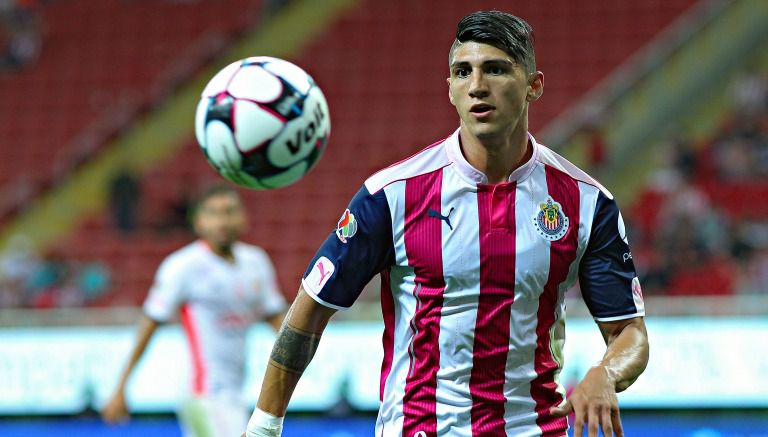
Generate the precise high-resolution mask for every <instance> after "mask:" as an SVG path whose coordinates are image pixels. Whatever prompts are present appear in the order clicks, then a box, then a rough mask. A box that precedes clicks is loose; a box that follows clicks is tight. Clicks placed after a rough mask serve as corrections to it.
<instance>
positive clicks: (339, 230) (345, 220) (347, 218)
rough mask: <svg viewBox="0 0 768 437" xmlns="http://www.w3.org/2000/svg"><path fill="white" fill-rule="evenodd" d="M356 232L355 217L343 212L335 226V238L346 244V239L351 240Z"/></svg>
mask: <svg viewBox="0 0 768 437" xmlns="http://www.w3.org/2000/svg"><path fill="white" fill-rule="evenodd" d="M356 232H357V220H355V215H354V214H352V213H351V212H349V210H348V209H347V210H345V211H344V214H342V215H341V218H340V219H339V223H338V224H337V225H336V236H337V237H339V240H341V242H342V243H346V242H347V238H352V237H353V236H354V235H355V233H356Z"/></svg>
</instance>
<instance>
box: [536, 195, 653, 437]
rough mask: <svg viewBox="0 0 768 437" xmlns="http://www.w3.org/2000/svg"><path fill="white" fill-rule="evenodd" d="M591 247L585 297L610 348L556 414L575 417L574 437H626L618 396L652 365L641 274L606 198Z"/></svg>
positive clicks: (599, 203) (600, 202)
mask: <svg viewBox="0 0 768 437" xmlns="http://www.w3.org/2000/svg"><path fill="white" fill-rule="evenodd" d="M595 202H596V203H595V216H594V220H593V223H592V230H591V235H590V238H589V243H588V245H587V248H586V250H585V253H584V256H583V258H582V260H581V262H580V264H579V282H580V283H581V291H582V296H583V297H584V301H585V303H586V304H587V307H588V308H589V310H590V313H591V314H592V316H593V317H594V318H595V321H596V322H597V325H598V327H599V328H600V332H601V333H602V335H603V338H604V339H605V342H606V344H607V349H606V352H605V354H604V356H603V358H602V359H601V360H600V361H599V362H598V363H597V364H596V365H595V366H593V367H592V368H590V369H589V371H587V374H586V375H585V376H584V379H582V380H581V382H579V384H578V385H577V386H576V387H575V388H574V389H573V391H572V392H571V394H570V396H569V397H568V400H567V401H566V402H565V404H564V405H562V406H560V407H556V408H552V409H551V410H550V413H551V414H553V415H554V416H557V417H563V416H566V415H568V414H570V413H574V416H575V418H574V436H581V435H582V433H583V429H584V424H585V423H587V424H588V427H587V430H588V435H589V436H590V437H597V434H598V429H599V428H602V430H603V434H604V435H606V436H611V435H613V434H614V432H615V433H616V435H617V436H620V437H621V436H623V435H624V431H623V428H622V424H621V417H620V415H619V401H618V398H617V396H616V393H617V392H619V391H622V390H625V389H626V388H627V387H629V386H630V385H631V384H632V383H633V382H634V381H635V380H636V379H637V378H638V377H639V376H640V374H641V373H642V372H643V370H645V367H646V365H647V364H648V355H649V354H648V334H647V332H646V329H645V322H644V321H643V316H644V315H645V308H644V304H643V298H642V292H641V290H640V282H639V280H638V278H637V274H636V273H635V266H634V263H633V261H632V252H631V251H630V248H629V243H628V239H627V236H626V231H625V228H624V220H623V219H622V217H621V214H620V213H619V209H618V207H617V206H616V202H615V201H614V200H613V199H612V198H610V197H608V196H606V195H605V194H604V193H602V192H600V193H599V194H598V196H597V198H596V201H595Z"/></svg>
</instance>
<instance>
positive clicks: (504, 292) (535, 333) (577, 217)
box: [302, 131, 644, 437]
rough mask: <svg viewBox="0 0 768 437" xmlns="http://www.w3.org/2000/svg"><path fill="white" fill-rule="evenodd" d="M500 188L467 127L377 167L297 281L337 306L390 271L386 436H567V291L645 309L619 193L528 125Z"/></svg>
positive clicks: (619, 309)
mask: <svg viewBox="0 0 768 437" xmlns="http://www.w3.org/2000/svg"><path fill="white" fill-rule="evenodd" d="M529 142H530V144H531V145H532V148H533V155H532V157H531V159H530V160H529V161H528V162H527V163H526V164H524V165H523V166H521V167H520V168H518V169H516V170H515V171H514V172H513V173H512V174H511V175H510V177H509V181H508V182H506V183H502V184H497V185H490V184H488V183H487V178H486V177H485V175H484V174H483V173H481V172H480V171H478V170H476V169H475V168H473V167H472V166H471V165H470V164H469V163H468V162H467V161H466V159H465V158H464V157H463V155H462V152H461V148H460V144H459V135H458V131H456V132H455V133H454V134H453V135H452V136H450V137H449V138H447V139H445V140H444V141H441V142H438V143H436V144H433V145H432V146H430V147H428V148H426V149H425V150H423V151H421V152H420V153H418V154H416V155H414V156H412V157H411V158H408V159H406V160H404V161H401V162H399V163H397V164H395V165H393V166H391V167H388V168H386V169H384V170H382V171H380V172H378V173H376V174H375V175H373V176H371V177H370V178H369V179H368V180H367V181H366V182H365V186H364V187H362V189H361V190H360V191H359V192H358V193H357V195H356V196H355V197H354V198H353V199H352V202H351V203H350V205H349V208H348V209H347V210H346V211H345V212H344V214H343V215H342V218H341V220H340V221H339V223H338V225H337V228H336V229H335V231H334V232H333V233H332V234H331V235H330V236H329V237H328V239H327V240H326V242H325V243H324V244H323V246H322V247H321V248H320V250H319V251H318V253H317V254H316V256H315V258H314V260H313V261H312V263H311V264H310V266H309V268H308V269H307V272H306V273H305V275H304V279H303V281H302V283H303V287H304V289H305V290H306V292H307V293H308V294H309V295H311V296H312V297H313V298H314V299H316V300H317V301H318V302H320V303H322V304H324V305H327V306H329V307H332V308H337V309H345V308H348V307H350V306H351V305H352V303H353V302H354V301H355V299H356V298H357V296H358V295H359V293H360V291H361V289H362V288H363V286H364V285H365V284H366V283H367V282H368V281H369V280H370V279H371V278H372V277H373V276H374V275H376V274H381V279H382V290H381V303H382V310H383V314H384V323H385V328H384V335H383V347H384V362H383V364H382V371H381V381H380V384H381V385H380V387H381V408H380V410H379V417H378V420H377V425H376V435H377V436H387V437H389V436H403V437H434V436H438V435H439V436H482V437H487V436H515V437H523V436H540V435H543V436H558V437H560V436H563V435H565V433H566V430H567V428H568V423H567V420H566V419H565V418H562V419H557V418H553V417H551V416H550V415H549V413H548V411H549V409H550V407H552V406H555V405H559V404H561V403H562V402H563V401H564V390H563V387H562V386H561V385H560V384H559V383H558V374H559V372H560V370H561V368H562V364H563V363H562V353H561V351H562V345H563V342H564V331H565V304H564V297H563V296H564V294H565V292H566V290H567V289H568V288H569V287H570V286H571V285H573V284H574V282H575V281H576V279H577V278H578V279H579V280H580V285H581V289H582V294H583V296H584V299H585V301H586V303H587V306H588V307H589V309H590V311H591V313H592V315H593V316H594V318H595V319H596V320H598V321H611V320H619V319H625V318H632V317H638V316H642V315H644V308H643V301H642V293H641V291H640V285H639V281H638V280H637V277H636V274H635V268H634V265H633V262H632V258H631V255H630V252H629V246H628V243H627V239H626V235H625V231H624V224H623V220H622V218H621V214H620V213H619V210H618V208H617V206H616V203H615V202H614V200H613V197H612V196H611V194H610V193H609V192H608V191H607V190H606V189H605V188H603V187H602V186H601V185H600V184H599V183H598V182H597V181H595V180H594V179H593V178H591V177H590V176H589V175H587V174H586V173H584V172H583V171H581V170H579V169H578V168H577V167H576V166H574V165H573V164H571V163H570V162H568V161H567V160H565V159H564V158H562V157H561V156H559V155H558V154H556V153H554V152H553V151H551V150H550V149H548V148H546V147H544V146H543V145H541V144H538V143H537V142H536V140H535V139H534V138H533V137H532V136H530V135H529Z"/></svg>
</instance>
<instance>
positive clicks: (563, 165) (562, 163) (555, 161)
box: [531, 137, 613, 199]
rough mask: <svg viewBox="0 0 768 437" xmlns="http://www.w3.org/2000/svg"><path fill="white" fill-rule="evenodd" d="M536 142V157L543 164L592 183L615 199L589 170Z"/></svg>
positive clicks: (575, 178)
mask: <svg viewBox="0 0 768 437" xmlns="http://www.w3.org/2000/svg"><path fill="white" fill-rule="evenodd" d="M531 140H532V141H536V140H535V139H533V137H531ZM535 144H536V159H537V160H538V162H540V163H541V164H543V165H546V166H549V167H551V168H554V169H555V170H557V171H559V172H560V173H561V174H562V175H564V176H565V177H568V178H571V179H573V180H575V181H578V182H582V183H584V184H587V185H591V186H593V187H595V188H597V189H598V190H600V192H601V193H603V195H604V196H605V197H607V198H608V199H613V194H611V192H610V191H608V189H607V188H605V187H604V186H603V185H602V184H601V183H600V182H598V180H597V179H595V178H594V177H592V176H590V175H589V174H588V173H587V172H585V171H584V170H582V169H580V168H579V167H578V166H576V165H575V164H573V163H572V162H571V161H569V160H567V159H566V158H564V157H563V156H562V155H560V154H559V153H557V152H555V151H554V150H552V149H550V148H549V147H547V146H545V145H543V144H541V143H539V142H536V143H535Z"/></svg>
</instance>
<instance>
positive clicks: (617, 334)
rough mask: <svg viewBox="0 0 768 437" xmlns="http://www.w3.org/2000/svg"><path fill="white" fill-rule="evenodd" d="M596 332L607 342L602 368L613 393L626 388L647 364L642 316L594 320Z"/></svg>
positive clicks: (646, 333) (645, 337)
mask: <svg viewBox="0 0 768 437" xmlns="http://www.w3.org/2000/svg"><path fill="white" fill-rule="evenodd" d="M597 325H598V326H599V327H600V333H601V334H603V339H604V340H605V344H606V345H608V350H607V351H606V353H605V355H604V356H603V359H602V360H601V361H600V363H598V365H597V367H602V368H604V369H605V372H606V373H607V374H608V377H609V378H610V380H611V381H612V382H613V385H614V388H615V389H616V392H617V393H618V392H621V391H624V390H626V389H627V388H628V387H629V386H630V385H632V383H634V382H635V381H636V380H637V378H638V377H639V376H640V374H641V373H643V371H644V370H645V367H646V366H647V365H648V356H649V350H648V349H649V347H648V331H647V330H646V329H645V321H644V320H643V318H642V317H634V318H632V319H627V320H618V321H615V322H598V323H597Z"/></svg>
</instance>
